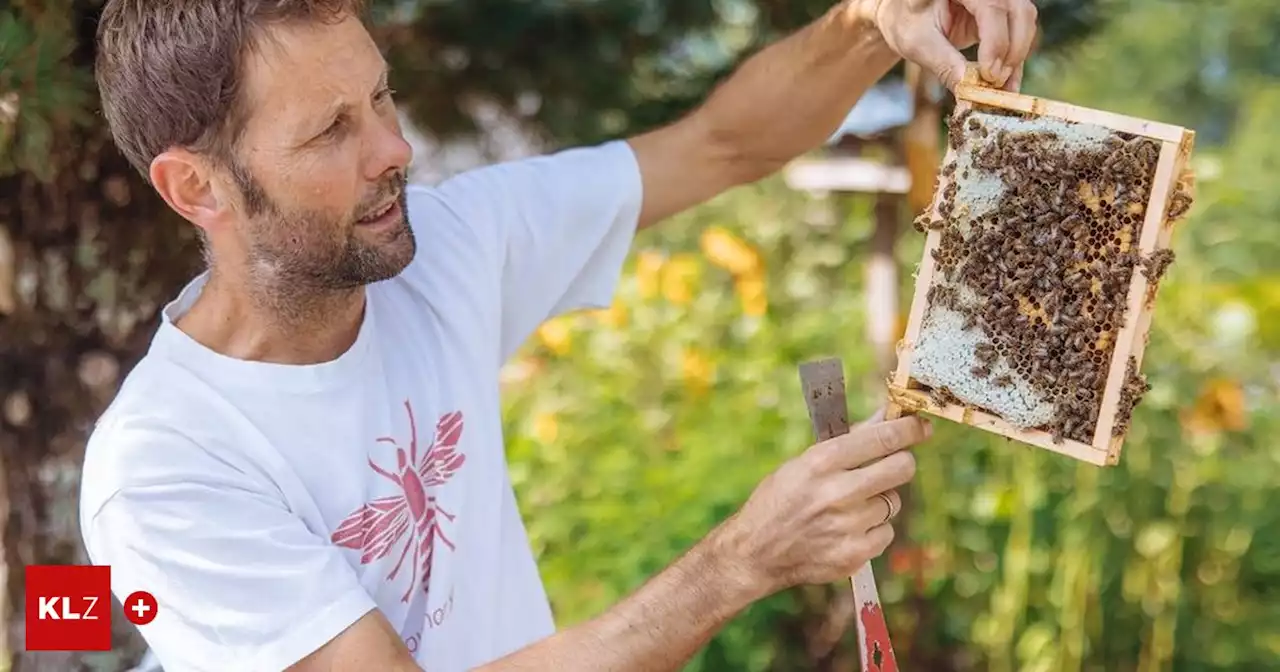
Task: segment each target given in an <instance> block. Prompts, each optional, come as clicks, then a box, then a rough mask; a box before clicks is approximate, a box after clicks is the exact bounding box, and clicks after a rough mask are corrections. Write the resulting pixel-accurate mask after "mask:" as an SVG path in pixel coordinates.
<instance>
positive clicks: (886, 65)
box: [630, 0, 1036, 228]
mask: <svg viewBox="0 0 1280 672" xmlns="http://www.w3.org/2000/svg"><path fill="white" fill-rule="evenodd" d="M1035 32H1036V8H1035V5H1034V4H1032V2H1031V0H845V1H844V2H841V3H839V4H838V5H836V6H835V7H833V8H832V9H831V10H830V11H828V12H827V13H826V14H825V15H823V16H822V17H821V18H819V19H818V20H817V21H815V22H813V23H811V24H810V25H808V26H807V27H805V28H804V29H802V30H800V31H798V32H796V33H795V34H793V35H791V36H789V37H787V38H786V39H783V40H781V41H779V42H776V43H774V44H772V45H770V46H769V47H767V48H765V49H763V50H762V51H760V52H759V53H757V54H755V55H754V56H752V57H751V58H749V59H748V60H747V61H746V62H744V63H743V64H742V66H741V67H740V68H739V69H738V71H737V72H735V73H734V74H733V75H732V76H731V77H729V79H728V80H726V81H725V82H724V84H722V85H721V86H720V87H718V88H717V89H716V90H715V91H714V92H713V93H712V94H711V95H710V96H709V97H708V98H707V100H706V101H705V102H704V103H703V104H702V105H701V106H700V107H699V108H698V109H696V110H695V111H693V112H692V113H690V114H689V115H688V116H686V117H685V118H683V119H681V120H680V121H677V122H675V123H673V124H671V125H669V126H666V127H663V128H661V129H658V130H655V131H653V132H650V133H646V134H644V135H640V136H638V137H636V138H633V139H631V140H630V143H631V145H632V147H633V149H634V150H635V153H636V156H637V160H638V161H639V164H640V170H641V174H642V179H643V182H644V194H645V195H644V205H643V209H642V211H641V216H640V226H641V227H642V228H643V227H645V226H650V225H652V224H654V223H656V222H658V221H661V220H663V219H666V218H667V217H669V216H671V215H674V214H676V213H678V212H680V211H683V210H685V209H687V208H689V207H692V206H694V205H697V204H699V203H702V202H704V201H706V200H708V199H710V198H712V197H714V196H716V195H718V194H720V193H721V192H723V191H725V190H726V189H729V188H731V187H734V186H737V185H741V184H746V183H750V182H754V181H756V180H759V179H762V178H764V177H766V176H768V175H771V174H773V173H774V172H776V171H777V170H779V169H780V168H782V166H783V165H785V164H786V163H787V162H788V161H790V160H792V159H794V158H795V157H797V156H799V155H801V154H804V153H805V152H808V151H810V150H813V149H815V148H817V147H819V146H821V145H822V143H823V142H825V141H826V140H827V139H828V138H829V137H830V136H831V134H832V133H833V132H835V130H836V129H837V128H838V127H839V125H840V122H841V121H842V120H843V119H844V117H845V116H846V115H847V114H848V113H849V111H850V110H851V109H852V108H853V106H854V104H855V103H857V101H858V99H859V98H861V97H862V96H863V94H865V93H866V91H867V90H868V89H869V88H871V86H872V85H873V84H875V82H876V81H877V80H879V79H880V78H881V77H883V76H884V75H885V74H886V73H887V72H888V71H889V70H890V69H892V68H893V66H894V65H895V64H896V63H897V62H898V60H899V59H900V58H903V57H905V58H907V59H909V60H911V61H914V62H916V63H919V64H920V65H921V66H923V67H924V68H926V69H928V70H929V71H931V72H933V73H935V74H936V75H938V77H939V78H940V79H941V80H942V81H943V82H944V83H945V84H946V85H947V86H949V87H954V86H955V84H957V83H958V82H959V81H960V77H961V76H962V75H963V73H964V66H965V60H964V57H963V56H962V55H961V53H960V49H963V48H967V47H969V46H971V45H973V44H974V43H978V42H979V38H980V39H981V42H980V43H979V47H978V59H979V65H980V66H981V67H980V69H981V72H982V74H983V76H984V77H985V78H986V79H987V80H989V81H991V82H993V83H995V84H996V85H998V86H1005V87H1007V88H1016V87H1017V86H1018V85H1019V84H1020V81H1021V77H1022V64H1023V62H1024V61H1025V59H1026V57H1027V54H1028V53H1029V51H1030V49H1031V44H1032V41H1033V39H1034V36H1035Z"/></svg>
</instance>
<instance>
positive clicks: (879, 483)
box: [844, 450, 916, 500]
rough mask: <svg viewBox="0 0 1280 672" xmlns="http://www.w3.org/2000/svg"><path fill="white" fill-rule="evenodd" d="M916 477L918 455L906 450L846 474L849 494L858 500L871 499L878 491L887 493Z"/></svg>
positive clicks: (846, 485)
mask: <svg viewBox="0 0 1280 672" xmlns="http://www.w3.org/2000/svg"><path fill="white" fill-rule="evenodd" d="M915 477H916V456H915V455H913V454H911V452H910V451H905V450H903V451H899V452H896V453H894V454H892V455H890V456H888V457H886V458H884V459H883V460H880V461H879V462H876V463H875V464H869V465H867V466H865V467H862V468H861V469H856V470H854V471H851V472H849V473H848V474H847V475H845V476H844V478H846V479H847V481H846V483H845V487H846V488H847V491H848V492H849V496H850V497H853V498H856V499H858V500H864V499H871V498H873V497H875V496H876V493H878V492H884V493H887V492H889V491H890V490H894V489H897V488H900V487H902V486H904V485H906V484H908V483H910V482H911V479H913V478H915Z"/></svg>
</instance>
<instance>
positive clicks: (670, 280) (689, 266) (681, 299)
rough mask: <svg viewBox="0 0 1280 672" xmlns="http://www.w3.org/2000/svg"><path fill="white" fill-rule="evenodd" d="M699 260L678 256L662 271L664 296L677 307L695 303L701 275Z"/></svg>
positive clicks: (682, 255) (686, 255)
mask: <svg viewBox="0 0 1280 672" xmlns="http://www.w3.org/2000/svg"><path fill="white" fill-rule="evenodd" d="M701 270H702V269H701V267H700V266H699V265H698V258H697V257H695V256H693V255H690V254H680V255H676V256H675V258H673V259H672V260H671V261H669V262H667V265H666V266H665V267H663V269H662V295H663V296H665V297H666V298H667V300H668V301H670V302H671V303H674V304H676V305H677V306H686V305H688V304H689V302H691V301H693V294H694V292H696V291H697V289H698V279H699V276H700V275H701Z"/></svg>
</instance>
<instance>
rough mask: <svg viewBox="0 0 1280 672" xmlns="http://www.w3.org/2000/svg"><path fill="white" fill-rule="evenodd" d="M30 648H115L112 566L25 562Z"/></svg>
mask: <svg viewBox="0 0 1280 672" xmlns="http://www.w3.org/2000/svg"><path fill="white" fill-rule="evenodd" d="M26 579H27V580H26V586H27V605H26V606H27V609H26V616H27V637H26V640H27V641H26V647H27V650H28V651H110V650H111V568H110V567H106V566H96V565H34V566H30V567H27V571H26Z"/></svg>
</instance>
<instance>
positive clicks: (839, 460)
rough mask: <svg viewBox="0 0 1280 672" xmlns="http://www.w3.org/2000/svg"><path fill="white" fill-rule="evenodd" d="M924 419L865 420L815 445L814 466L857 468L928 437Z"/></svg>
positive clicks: (929, 430) (931, 428)
mask: <svg viewBox="0 0 1280 672" xmlns="http://www.w3.org/2000/svg"><path fill="white" fill-rule="evenodd" d="M932 433H933V426H932V425H931V424H930V423H929V421H928V420H925V419H924V418H921V417H919V416H914V415H909V416H906V417H902V418H898V419H897V420H890V421H888V422H879V423H866V424H863V425H859V426H858V427H856V428H854V429H853V430H852V431H850V432H849V433H848V434H842V435H840V436H837V437H835V438H833V439H829V440H827V441H824V442H822V443H820V444H818V445H816V446H814V449H815V450H816V451H817V455H816V456H815V457H816V466H817V468H818V469H819V470H823V471H839V470H848V469H857V468H858V467H861V466H862V465H865V464H867V463H868V462H872V461H874V460H878V459H880V458H883V457H885V456H886V455H890V454H893V453H897V452H899V451H901V450H903V449H904V448H909V447H911V446H914V445H915V444H917V443H920V442H922V441H924V440H925V439H927V438H929V436H930V435H931V434H932Z"/></svg>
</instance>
